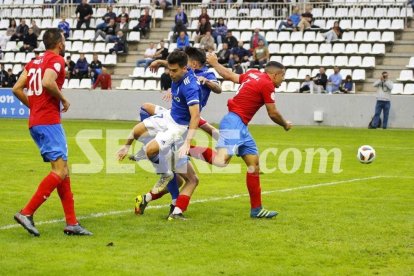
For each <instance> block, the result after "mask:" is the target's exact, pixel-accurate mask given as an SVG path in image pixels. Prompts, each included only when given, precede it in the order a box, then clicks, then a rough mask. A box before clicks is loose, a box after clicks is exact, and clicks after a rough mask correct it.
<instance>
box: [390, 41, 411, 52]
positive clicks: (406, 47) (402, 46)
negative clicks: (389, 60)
mask: <svg viewBox="0 0 414 276" xmlns="http://www.w3.org/2000/svg"><path fill="white" fill-rule="evenodd" d="M398 42H399V43H398V44H397V42H396V43H395V44H394V46H393V47H392V52H393V53H411V54H414V51H413V45H414V41H412V40H405V41H398ZM410 43H412V44H410Z"/></svg>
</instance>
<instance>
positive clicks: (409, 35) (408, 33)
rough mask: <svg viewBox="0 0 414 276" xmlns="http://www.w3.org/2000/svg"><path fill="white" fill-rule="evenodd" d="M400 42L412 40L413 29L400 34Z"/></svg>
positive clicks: (413, 37)
mask: <svg viewBox="0 0 414 276" xmlns="http://www.w3.org/2000/svg"><path fill="white" fill-rule="evenodd" d="M401 39H402V40H414V29H406V30H404V32H403V33H402V36H401Z"/></svg>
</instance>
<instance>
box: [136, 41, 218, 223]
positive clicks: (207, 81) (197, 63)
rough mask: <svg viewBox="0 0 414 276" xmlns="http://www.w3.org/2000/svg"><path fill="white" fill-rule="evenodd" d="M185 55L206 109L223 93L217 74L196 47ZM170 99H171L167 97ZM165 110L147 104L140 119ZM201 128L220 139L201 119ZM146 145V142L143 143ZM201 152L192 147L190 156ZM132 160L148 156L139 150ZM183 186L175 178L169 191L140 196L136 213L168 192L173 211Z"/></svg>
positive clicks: (157, 64)
mask: <svg viewBox="0 0 414 276" xmlns="http://www.w3.org/2000/svg"><path fill="white" fill-rule="evenodd" d="M185 53H186V54H187V56H188V67H190V68H191V69H192V70H193V71H194V73H195V75H196V76H197V78H198V80H199V82H200V88H201V106H202V107H204V106H206V104H207V101H208V98H209V96H210V93H211V92H214V93H216V94H219V93H221V87H220V85H219V83H218V81H217V77H216V76H215V74H214V73H213V72H211V71H208V67H207V66H205V62H206V54H205V52H204V51H202V50H199V49H197V48H194V47H187V48H186V49H185ZM161 65H163V66H167V62H166V61H163V60H159V61H154V62H153V63H152V64H151V66H150V68H151V69H152V70H157V69H158V67H159V66H161ZM167 98H170V97H167ZM164 111H165V109H164V108H163V107H161V106H157V105H154V104H152V103H145V104H143V105H142V106H141V110H140V117H141V121H143V120H145V119H146V118H148V117H149V116H152V115H154V114H160V113H162V112H164ZM199 128H201V129H202V130H204V131H205V132H207V133H208V134H210V135H211V136H215V137H216V138H217V137H218V130H217V129H216V128H214V127H213V126H212V125H210V124H209V123H208V122H207V121H206V120H204V119H202V118H200V123H199ZM142 142H144V143H145V141H142ZM199 151H200V150H198V147H196V146H191V149H190V156H192V153H193V152H194V153H197V152H199ZM130 159H131V160H135V161H140V160H142V159H146V156H145V154H144V152H143V149H141V150H139V151H138V152H137V153H136V154H135V155H132V156H130ZM182 184H183V180H182V179H181V178H180V177H178V178H176V177H174V178H173V179H172V180H171V181H170V183H169V184H168V186H167V189H165V190H163V191H161V192H160V193H158V194H154V193H152V191H149V192H148V193H147V194H145V195H138V196H137V197H136V199H135V213H136V214H137V215H141V214H143V213H144V210H145V208H146V207H147V204H148V203H149V202H150V201H152V200H156V199H159V198H161V197H162V196H163V195H165V194H167V193H168V192H169V193H170V194H171V197H172V204H171V210H170V213H171V212H172V210H173V209H174V207H175V201H176V198H177V197H178V194H179V190H178V186H181V185H182Z"/></svg>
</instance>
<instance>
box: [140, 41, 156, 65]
mask: <svg viewBox="0 0 414 276" xmlns="http://www.w3.org/2000/svg"><path fill="white" fill-rule="evenodd" d="M156 52H157V49H156V48H155V45H154V43H153V42H150V44H149V48H147V49H146V50H145V53H144V59H140V60H138V61H137V67H144V68H145V69H147V67H148V66H149V65H150V64H151V62H153V61H154V59H155V58H154V55H155V53H156Z"/></svg>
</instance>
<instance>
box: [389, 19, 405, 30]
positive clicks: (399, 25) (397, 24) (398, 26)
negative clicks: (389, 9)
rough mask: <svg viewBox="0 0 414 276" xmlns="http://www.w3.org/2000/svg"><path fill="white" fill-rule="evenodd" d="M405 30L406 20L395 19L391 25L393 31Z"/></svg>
mask: <svg viewBox="0 0 414 276" xmlns="http://www.w3.org/2000/svg"><path fill="white" fill-rule="evenodd" d="M403 29H404V20H403V19H394V20H393V21H392V24H391V30H403Z"/></svg>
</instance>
